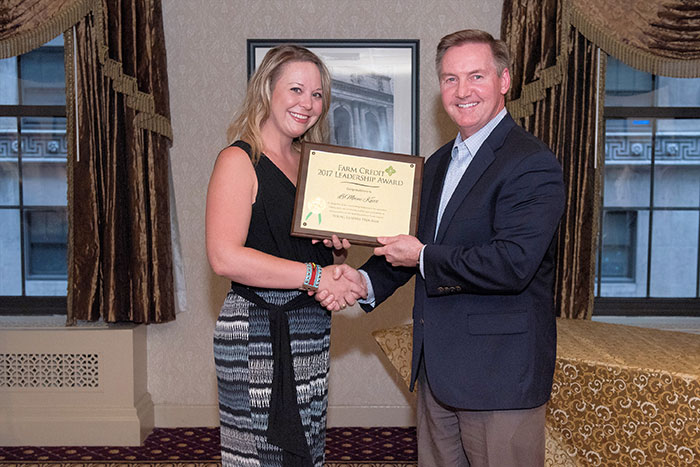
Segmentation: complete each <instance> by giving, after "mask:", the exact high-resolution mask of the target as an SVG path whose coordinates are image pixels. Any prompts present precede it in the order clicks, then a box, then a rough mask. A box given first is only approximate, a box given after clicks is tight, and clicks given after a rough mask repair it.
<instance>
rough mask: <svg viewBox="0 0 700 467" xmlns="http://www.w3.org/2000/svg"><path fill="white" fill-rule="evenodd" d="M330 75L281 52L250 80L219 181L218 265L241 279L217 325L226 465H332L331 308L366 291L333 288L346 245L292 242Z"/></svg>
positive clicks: (211, 239) (219, 165)
mask: <svg viewBox="0 0 700 467" xmlns="http://www.w3.org/2000/svg"><path fill="white" fill-rule="evenodd" d="M329 105H330V75H329V73H328V70H327V69H326V67H325V66H324V64H323V62H322V61H321V60H320V59H319V58H318V57H317V56H316V55H314V54H313V53H312V52H310V51H309V50H307V49H304V48H302V47H298V46H293V45H284V46H279V47H275V48H273V49H271V50H270V51H269V52H268V53H267V54H266V56H265V58H264V59H263V61H262V63H261V64H260V66H259V67H258V69H257V71H256V72H255V75H254V76H253V77H252V78H251V81H250V83H249V86H248V91H247V94H246V97H245V102H244V104H243V108H242V110H241V112H240V113H239V115H238V117H237V118H236V120H235V121H234V122H233V124H232V125H231V127H230V128H229V133H228V136H229V139H230V140H231V141H235V142H234V143H233V144H232V145H231V146H229V147H228V148H226V149H224V150H223V151H221V153H220V154H219V156H218V158H217V161H216V164H215V166H214V171H213V173H212V176H211V180H210V182H209V189H208V193H207V212H206V239H207V255H208V257H209V262H210V264H211V266H212V268H213V270H214V272H216V273H217V274H219V275H221V276H224V277H227V278H229V279H231V281H232V282H231V291H230V292H229V293H228V295H227V297H226V300H225V302H224V305H223V307H222V309H221V313H220V315H219V319H218V320H217V323H216V330H215V333H214V356H215V363H216V369H217V378H218V387H219V407H220V419H221V451H222V463H223V464H224V465H231V466H233V465H235V466H318V467H320V466H321V465H322V464H323V460H324V447H325V445H324V440H325V429H326V408H327V395H328V356H329V347H330V324H331V319H330V312H329V311H327V310H326V309H324V308H322V307H321V306H320V305H319V304H318V303H317V302H316V301H315V300H314V297H313V296H311V295H313V293H314V292H315V291H316V290H318V289H321V290H329V291H332V293H333V295H334V297H338V299H337V302H336V303H335V304H334V305H333V306H331V307H330V308H331V309H338V308H345V306H346V305H348V304H349V305H352V304H354V302H355V300H356V299H357V298H359V297H362V296H366V291H365V290H364V289H363V288H360V287H359V286H357V285H355V284H354V283H352V282H350V281H348V280H347V279H345V278H342V277H341V279H339V280H334V279H333V276H334V274H333V268H334V267H335V266H334V265H333V264H334V262H342V261H343V260H344V258H345V253H346V251H345V250H346V249H347V248H348V247H349V243H347V241H342V242H341V241H339V240H338V239H337V238H334V239H333V241H332V242H326V244H329V243H330V244H332V245H333V246H334V248H333V249H332V250H331V249H329V248H326V247H325V246H324V245H323V244H322V243H320V242H313V243H312V242H311V241H310V240H308V239H301V238H296V237H291V236H290V235H289V230H290V226H291V221H292V214H293V204H294V195H295V191H296V187H295V182H296V179H297V172H298V166H299V157H300V154H299V146H300V142H301V141H303V140H307V141H323V140H324V136H325V134H326V133H327V131H326V122H325V118H326V114H327V113H328V108H329Z"/></svg>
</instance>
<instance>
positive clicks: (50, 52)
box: [19, 46, 66, 105]
mask: <svg viewBox="0 0 700 467" xmlns="http://www.w3.org/2000/svg"><path fill="white" fill-rule="evenodd" d="M19 63H20V77H21V80H20V88H21V98H22V101H21V103H22V104H23V105H65V104H66V84H65V83H66V74H65V68H64V64H63V46H59V47H55V46H42V47H39V48H38V49H35V50H32V51H31V52H28V53H26V54H24V55H22V56H21V57H20V61H19Z"/></svg>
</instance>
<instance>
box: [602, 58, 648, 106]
mask: <svg viewBox="0 0 700 467" xmlns="http://www.w3.org/2000/svg"><path fill="white" fill-rule="evenodd" d="M606 68H607V71H606V74H605V106H606V107H640V106H641V107H651V106H653V105H654V92H653V80H652V75H651V74H649V73H645V72H643V71H639V70H635V69H634V68H632V67H629V66H627V65H625V64H624V63H622V62H620V61H619V60H616V59H614V58H612V57H608V61H607V66H606Z"/></svg>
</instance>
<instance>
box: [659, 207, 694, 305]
mask: <svg viewBox="0 0 700 467" xmlns="http://www.w3.org/2000/svg"><path fill="white" fill-rule="evenodd" d="M698 220H699V219H698V211H655V212H654V225H653V233H652V235H653V240H652V250H651V251H652V253H651V254H652V256H651V287H650V296H652V297H695V296H696V295H695V293H696V290H695V284H696V283H697V270H698Z"/></svg>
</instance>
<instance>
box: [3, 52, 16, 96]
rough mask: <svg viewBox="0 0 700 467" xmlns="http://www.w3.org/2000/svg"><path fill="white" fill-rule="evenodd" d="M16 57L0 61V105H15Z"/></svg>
mask: <svg viewBox="0 0 700 467" xmlns="http://www.w3.org/2000/svg"><path fill="white" fill-rule="evenodd" d="M17 95H18V88H17V57H10V58H3V59H2V60H0V105H17V104H19V99H18V98H17Z"/></svg>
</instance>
